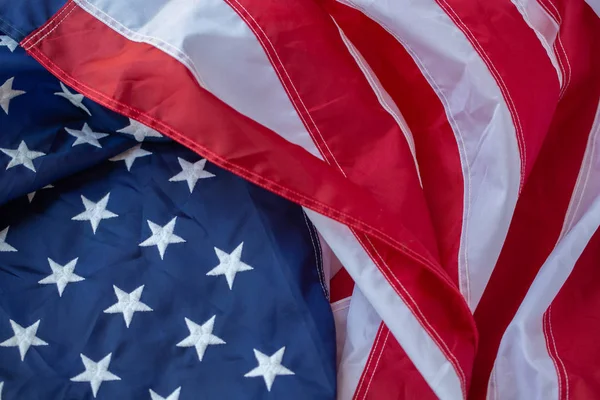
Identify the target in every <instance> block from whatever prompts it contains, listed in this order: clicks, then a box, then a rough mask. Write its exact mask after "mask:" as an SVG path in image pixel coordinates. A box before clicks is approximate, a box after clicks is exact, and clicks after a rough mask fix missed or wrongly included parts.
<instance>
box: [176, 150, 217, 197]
mask: <svg viewBox="0 0 600 400" xmlns="http://www.w3.org/2000/svg"><path fill="white" fill-rule="evenodd" d="M177 160H179V165H181V172H180V173H178V174H177V175H175V176H174V177H172V178H171V179H169V182H180V181H187V184H188V187H189V188H190V193H192V192H193V191H194V187H195V186H196V182H198V179H206V178H212V177H214V176H215V175H214V174H211V173H210V172H208V171H205V170H204V165H205V164H206V160H205V159H204V158H203V159H202V160H200V161H197V162H195V163H191V162H188V161H185V160H184V159H183V158H179V157H177Z"/></svg>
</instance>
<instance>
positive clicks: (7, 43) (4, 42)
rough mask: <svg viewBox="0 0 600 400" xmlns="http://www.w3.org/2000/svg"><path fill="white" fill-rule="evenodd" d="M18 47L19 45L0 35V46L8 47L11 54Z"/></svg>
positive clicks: (11, 39)
mask: <svg viewBox="0 0 600 400" xmlns="http://www.w3.org/2000/svg"><path fill="white" fill-rule="evenodd" d="M18 45H19V44H18V43H17V42H16V41H15V40H13V38H11V37H9V36H6V35H0V46H6V47H8V49H9V50H10V52H11V53H12V52H13V51H15V49H16V48H17V46H18Z"/></svg>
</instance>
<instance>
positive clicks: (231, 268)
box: [206, 242, 254, 290]
mask: <svg viewBox="0 0 600 400" xmlns="http://www.w3.org/2000/svg"><path fill="white" fill-rule="evenodd" d="M243 246H244V242H242V243H240V244H239V246H238V247H236V248H235V250H233V251H232V252H231V253H230V254H227V253H226V252H224V251H223V250H220V249H217V248H216V247H215V253H217V257H218V258H219V265H217V266H216V267H214V268H213V269H211V270H210V271H208V272H207V273H206V275H209V276H218V275H225V279H227V284H228V285H229V290H231V289H233V281H234V280H235V275H236V274H237V273H238V272H242V271H250V270H252V269H254V268H252V267H251V266H249V265H248V264H246V263H244V262H243V261H242V260H241V257H242V247H243Z"/></svg>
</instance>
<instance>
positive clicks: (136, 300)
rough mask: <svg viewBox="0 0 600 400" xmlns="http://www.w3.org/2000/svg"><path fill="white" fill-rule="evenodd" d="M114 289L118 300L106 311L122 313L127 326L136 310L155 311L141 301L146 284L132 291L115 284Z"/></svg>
mask: <svg viewBox="0 0 600 400" xmlns="http://www.w3.org/2000/svg"><path fill="white" fill-rule="evenodd" d="M113 289H114V290H115V295H117V300H118V301H117V302H116V303H115V304H113V305H112V306H110V307H108V308H107V309H106V310H104V312H105V313H107V314H116V313H122V314H123V319H124V320H125V326H126V327H128V328H129V324H131V319H132V318H133V314H134V313H135V312H136V311H153V310H152V309H151V308H150V307H148V306H147V305H146V304H144V303H142V302H141V301H140V297H142V291H143V290H144V285H142V286H140V287H139V288H137V289H135V290H134V291H133V292H131V293H127V292H124V291H122V290H121V289H119V288H118V287H116V286H115V285H113Z"/></svg>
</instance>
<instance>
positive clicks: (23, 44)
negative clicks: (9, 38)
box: [21, 0, 74, 50]
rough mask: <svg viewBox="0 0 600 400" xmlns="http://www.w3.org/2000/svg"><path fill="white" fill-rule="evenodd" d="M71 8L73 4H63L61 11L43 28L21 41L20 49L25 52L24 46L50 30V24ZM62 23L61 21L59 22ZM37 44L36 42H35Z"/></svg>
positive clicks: (70, 2)
mask: <svg viewBox="0 0 600 400" xmlns="http://www.w3.org/2000/svg"><path fill="white" fill-rule="evenodd" d="M72 7H74V3H73V2H72V1H71V0H69V2H68V3H67V4H65V6H64V7H63V8H62V10H60V11H59V12H58V13H57V14H55V15H54V16H53V17H52V18H50V19H49V20H48V21H47V22H46V23H45V24H44V26H42V27H41V28H40V29H39V30H38V31H37V32H34V33H33V34H32V35H31V36H30V37H28V38H25V40H24V41H23V43H22V44H21V47H23V48H24V49H25V50H27V48H26V46H27V44H28V43H29V42H30V41H32V40H33V39H34V38H36V37H37V36H39V35H41V34H42V33H43V32H45V31H46V30H48V29H50V27H51V26H52V24H54V23H55V22H56V20H57V19H58V18H60V16H61V15H62V14H64V13H65V12H67V11H68V10H72ZM61 22H62V21H61ZM36 44H37V42H36Z"/></svg>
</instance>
